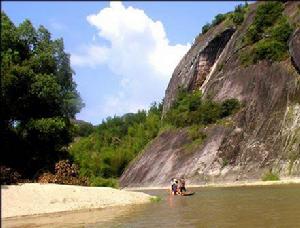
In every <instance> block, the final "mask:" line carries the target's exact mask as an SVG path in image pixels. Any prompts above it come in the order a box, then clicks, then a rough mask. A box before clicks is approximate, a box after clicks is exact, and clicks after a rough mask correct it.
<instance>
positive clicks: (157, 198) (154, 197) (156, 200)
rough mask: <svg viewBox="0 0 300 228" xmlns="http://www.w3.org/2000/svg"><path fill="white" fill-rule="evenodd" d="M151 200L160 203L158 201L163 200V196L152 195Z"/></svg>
mask: <svg viewBox="0 0 300 228" xmlns="http://www.w3.org/2000/svg"><path fill="white" fill-rule="evenodd" d="M150 201H151V202H152V203H158V202H160V201H161V197H159V196H152V197H151V198H150Z"/></svg>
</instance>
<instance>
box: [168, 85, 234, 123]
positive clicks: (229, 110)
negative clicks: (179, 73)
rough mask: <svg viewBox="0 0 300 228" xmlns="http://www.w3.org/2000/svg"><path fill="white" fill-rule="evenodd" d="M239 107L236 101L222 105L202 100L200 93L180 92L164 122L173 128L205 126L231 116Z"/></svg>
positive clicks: (228, 101)
mask: <svg viewBox="0 0 300 228" xmlns="http://www.w3.org/2000/svg"><path fill="white" fill-rule="evenodd" d="M239 107H240V103H239V101H238V100H236V99H228V100H225V101H224V102H222V103H218V102H215V101H212V100H211V99H203V98H202V94H201V92H200V91H194V92H187V91H185V90H180V91H179V92H178V95H177V99H176V102H174V104H173V106H172V107H171V109H170V110H169V111H168V112H167V113H166V115H165V117H164V122H166V123H168V124H171V125H173V126H175V127H186V126H191V125H195V124H196V125H207V124H211V123H215V122H216V121H217V120H219V119H222V118H224V117H226V116H229V115H231V114H233V113H234V112H235V111H236V110H238V109H239Z"/></svg>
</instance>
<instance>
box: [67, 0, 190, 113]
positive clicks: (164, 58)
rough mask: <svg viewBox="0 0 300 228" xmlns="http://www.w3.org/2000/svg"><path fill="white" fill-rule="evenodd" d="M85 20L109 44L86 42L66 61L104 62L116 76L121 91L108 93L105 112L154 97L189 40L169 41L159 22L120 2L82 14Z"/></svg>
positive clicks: (118, 110) (145, 103)
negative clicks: (183, 43)
mask: <svg viewBox="0 0 300 228" xmlns="http://www.w3.org/2000/svg"><path fill="white" fill-rule="evenodd" d="M87 21H88V22H89V23H90V24H91V25H92V26H95V27H96V28H97V30H98V35H99V37H100V38H102V39H105V40H107V41H108V42H109V44H110V45H102V46H101V45H98V46H97V45H89V46H87V47H85V48H84V51H83V52H82V53H80V54H77V53H76V54H74V53H73V54H72V55H71V62H72V65H74V66H81V67H96V66H97V65H101V64H102V65H106V66H108V68H109V69H110V70H111V72H112V73H113V74H116V75H119V76H121V78H120V84H119V86H120V89H121V91H120V92H119V93H117V94H110V95H108V97H107V99H106V103H105V104H104V107H105V110H106V111H105V112H107V114H108V115H113V114H114V113H118V114H122V113H125V112H132V111H137V109H139V108H147V107H148V106H149V104H150V103H151V102H153V101H160V100H161V99H162V98H163V95H164V91H165V89H166V87H167V83H168V81H169V79H170V77H171V75H172V72H173V70H174V68H175V67H176V65H177V64H178V62H179V60H180V59H181V58H182V57H183V55H184V54H185V53H186V52H187V50H188V49H189V48H190V44H185V45H182V44H177V45H170V43H169V40H168V38H167V36H166V32H165V29H164V26H163V24H162V23H161V22H160V21H154V20H152V19H151V18H150V17H149V16H147V15H146V14H145V12H144V11H143V10H140V9H137V8H133V7H127V8H126V7H125V6H124V5H123V4H122V3H121V2H111V3H110V6H109V7H107V8H104V9H102V10H100V11H99V12H98V13H97V14H92V15H89V16H87ZM109 112H110V113H109Z"/></svg>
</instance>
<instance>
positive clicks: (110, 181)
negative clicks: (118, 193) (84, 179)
mask: <svg viewBox="0 0 300 228" xmlns="http://www.w3.org/2000/svg"><path fill="white" fill-rule="evenodd" d="M90 185H91V186H93V187H112V188H118V187H119V183H118V181H117V179H114V178H107V179H105V178H102V177H95V176H92V177H91V178H90Z"/></svg>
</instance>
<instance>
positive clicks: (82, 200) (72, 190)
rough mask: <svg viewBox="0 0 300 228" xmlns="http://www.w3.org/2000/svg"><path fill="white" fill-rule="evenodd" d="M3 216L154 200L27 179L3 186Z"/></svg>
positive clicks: (143, 195)
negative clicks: (20, 182)
mask: <svg viewBox="0 0 300 228" xmlns="http://www.w3.org/2000/svg"><path fill="white" fill-rule="evenodd" d="M1 197H2V203H1V216H2V218H8V217H15V216H24V215H36V214H44V213H53V212H64V211H74V210H81V209H93V208H106V207H111V206H123V205H132V204H141V203H147V202H150V198H151V196H150V195H148V194H145V193H142V192H130V191H125V190H118V189H113V188H108V187H83V186H74V185H58V184H38V183H26V184H20V185H2V186H1Z"/></svg>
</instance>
